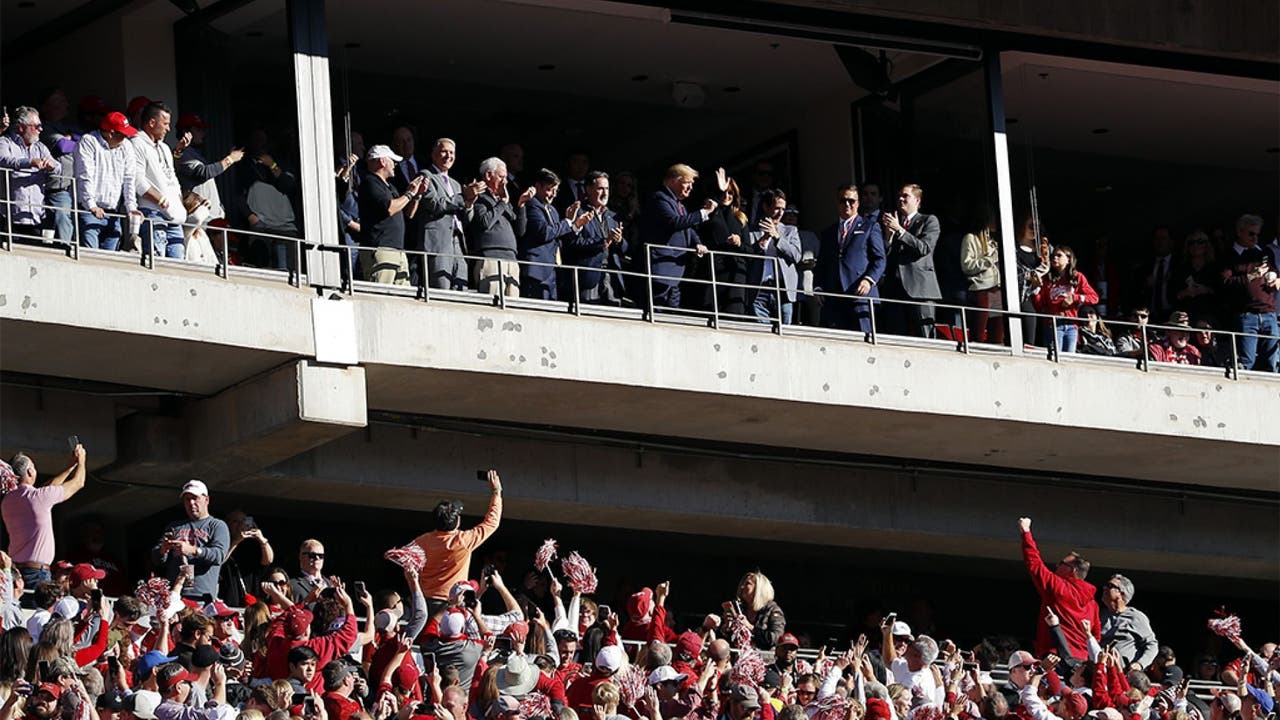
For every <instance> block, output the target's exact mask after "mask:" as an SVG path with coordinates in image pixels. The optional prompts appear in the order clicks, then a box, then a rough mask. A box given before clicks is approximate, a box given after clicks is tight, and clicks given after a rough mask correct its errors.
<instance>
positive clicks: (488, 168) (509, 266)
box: [467, 157, 533, 297]
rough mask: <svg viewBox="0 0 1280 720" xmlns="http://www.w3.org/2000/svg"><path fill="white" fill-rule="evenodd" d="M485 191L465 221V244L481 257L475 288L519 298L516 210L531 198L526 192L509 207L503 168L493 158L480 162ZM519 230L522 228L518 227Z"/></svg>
mask: <svg viewBox="0 0 1280 720" xmlns="http://www.w3.org/2000/svg"><path fill="white" fill-rule="evenodd" d="M480 175H481V176H482V177H483V178H484V184H485V191H484V192H483V193H481V194H480V195H479V196H478V197H477V198H476V202H475V205H474V206H472V208H471V217H470V218H469V219H468V221H467V242H468V244H469V246H470V247H471V249H472V252H474V253H475V254H477V255H480V256H482V257H483V258H484V259H483V260H481V261H480V262H479V263H477V264H476V266H475V288H476V290H478V291H480V292H481V293H484V294H486V295H497V294H498V293H502V294H503V295H506V296H507V297H517V296H519V295H520V270H519V268H518V266H517V265H516V262H515V261H516V250H517V244H516V234H517V228H518V227H519V226H520V224H521V223H520V219H519V217H520V212H519V208H521V207H523V206H524V203H526V202H528V200H529V198H530V197H532V195H533V193H532V190H530V191H527V192H526V193H525V194H524V195H521V196H520V197H519V198H518V199H517V201H516V202H517V204H516V205H512V204H511V199H510V197H508V195H507V166H506V163H504V162H502V161H501V160H499V159H498V158H496V157H491V158H485V159H484V161H483V162H481V163H480ZM520 229H521V230H523V228H520Z"/></svg>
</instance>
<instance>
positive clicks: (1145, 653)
mask: <svg viewBox="0 0 1280 720" xmlns="http://www.w3.org/2000/svg"><path fill="white" fill-rule="evenodd" d="M1132 599H1133V581H1132V580H1130V579H1129V578H1127V577H1125V576H1123V575H1112V576H1111V579H1110V580H1108V581H1107V584H1106V585H1103V586H1102V644H1103V645H1110V644H1112V643H1115V647H1116V650H1118V651H1120V657H1122V658H1124V661H1125V663H1126V664H1127V665H1128V666H1129V669H1130V670H1142V669H1145V668H1146V667H1147V666H1148V665H1150V664H1151V662H1152V661H1153V660H1155V658H1156V652H1157V651H1158V650H1159V649H1160V646H1159V644H1158V643H1157V642H1156V633H1155V631H1154V630H1152V629H1151V621H1150V620H1148V619H1147V616H1146V614H1145V613H1143V612H1142V611H1141V610H1138V609H1137V608H1133V607H1129V601H1130V600H1132Z"/></svg>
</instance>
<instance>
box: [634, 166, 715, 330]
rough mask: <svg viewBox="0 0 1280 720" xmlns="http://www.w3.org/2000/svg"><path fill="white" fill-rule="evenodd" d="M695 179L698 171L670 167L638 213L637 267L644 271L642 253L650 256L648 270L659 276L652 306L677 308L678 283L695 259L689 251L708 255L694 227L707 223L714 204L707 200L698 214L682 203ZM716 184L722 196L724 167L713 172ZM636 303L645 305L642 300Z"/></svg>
mask: <svg viewBox="0 0 1280 720" xmlns="http://www.w3.org/2000/svg"><path fill="white" fill-rule="evenodd" d="M697 179H698V172H697V171H696V170H694V169H693V168H691V167H689V166H688V165H682V164H678V165H672V166H671V167H670V168H668V169H667V174H666V177H665V178H663V181H662V189H661V190H659V191H658V192H655V193H653V194H652V195H650V196H649V198H648V199H647V200H646V201H645V204H644V210H643V211H642V212H641V213H640V248H639V251H640V253H642V254H641V255H640V256H639V258H638V260H637V265H638V267H639V268H641V269H643V268H645V256H644V255H643V253H649V261H650V265H649V267H650V268H652V271H653V274H654V275H655V276H658V277H655V278H654V280H653V305H654V307H672V308H674V307H680V280H681V279H682V278H683V277H684V272H685V268H686V267H687V266H689V265H690V264H692V262H693V259H694V257H695V253H693V252H688V250H695V251H696V254H697V255H699V256H700V255H704V254H706V252H707V246H706V245H703V244H702V241H701V240H700V239H699V238H698V233H697V231H696V230H694V228H695V227H697V226H698V225H701V224H702V223H704V222H706V221H707V217H708V216H710V215H711V211H713V210H715V206H716V204H715V201H714V200H710V199H708V200H707V202H706V204H705V205H704V206H703V207H702V209H701V210H698V211H697V212H689V211H688V210H686V209H685V206H684V204H683V203H684V201H685V200H686V199H688V197H689V193H690V192H692V191H693V184H694V182H695V181H696V180H697ZM716 184H717V186H718V187H719V188H720V191H721V192H722V193H723V192H724V190H726V189H727V188H728V187H729V180H728V177H727V176H726V175H725V173H724V169H723V168H721V169H719V170H717V171H716ZM651 245H652V246H654V247H649V246H651ZM637 301H638V302H641V303H644V302H645V300H644V299H643V298H637Z"/></svg>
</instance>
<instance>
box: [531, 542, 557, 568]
mask: <svg viewBox="0 0 1280 720" xmlns="http://www.w3.org/2000/svg"><path fill="white" fill-rule="evenodd" d="M555 556H556V541H555V540H552V539H551V538H547V539H546V540H544V541H543V542H542V547H540V548H538V552H536V553H534V554H533V566H534V567H536V568H538V572H546V571H547V565H549V564H550V563H551V561H552V560H553V559H554V558H555Z"/></svg>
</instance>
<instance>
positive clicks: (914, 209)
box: [877, 185, 942, 338]
mask: <svg viewBox="0 0 1280 720" xmlns="http://www.w3.org/2000/svg"><path fill="white" fill-rule="evenodd" d="M923 198H924V191H923V190H921V188H920V186H919V185H904V186H903V188H902V192H900V193H898V212H897V213H896V214H895V213H888V212H887V213H884V214H883V215H882V216H881V218H880V225H881V227H883V228H884V238H885V261H886V264H885V273H884V280H883V281H882V282H881V283H880V297H882V298H885V299H889V300H911V301H915V302H923V303H924V304H922V305H906V304H895V303H881V304H880V305H879V308H880V310H879V313H880V314H879V315H878V316H877V319H878V320H880V329H883V331H884V332H886V333H889V334H892V335H917V336H919V337H929V338H931V337H933V326H934V307H933V302H932V301H934V300H938V299H941V297H942V289H941V288H940V287H939V286H938V276H937V275H936V274H935V273H934V270H933V250H934V248H936V247H937V245H938V236H939V235H941V234H942V226H941V225H940V224H939V223H938V218H936V217H934V216H933V215H926V214H924V213H922V212H920V202H921V200H922V199H923Z"/></svg>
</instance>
